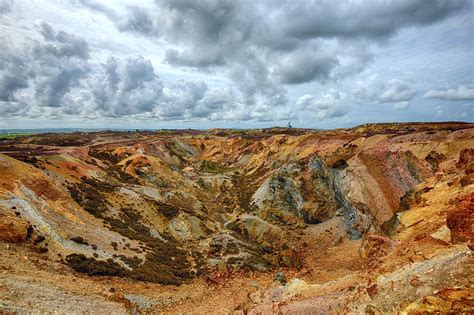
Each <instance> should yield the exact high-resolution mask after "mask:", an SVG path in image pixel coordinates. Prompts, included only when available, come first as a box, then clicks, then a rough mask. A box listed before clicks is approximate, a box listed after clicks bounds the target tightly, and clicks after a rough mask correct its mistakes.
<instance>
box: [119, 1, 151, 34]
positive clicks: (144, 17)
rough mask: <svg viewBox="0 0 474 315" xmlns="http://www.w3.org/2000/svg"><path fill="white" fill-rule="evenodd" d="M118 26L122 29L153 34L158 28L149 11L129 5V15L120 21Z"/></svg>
mask: <svg viewBox="0 0 474 315" xmlns="http://www.w3.org/2000/svg"><path fill="white" fill-rule="evenodd" d="M117 27H118V29H119V30H121V31H132V32H138V33H143V34H146V35H150V34H153V33H154V32H155V29H156V27H155V25H154V23H153V20H152V18H151V17H150V15H149V14H148V12H147V11H146V10H145V9H143V8H140V7H137V6H130V7H128V15H127V17H126V18H125V19H124V20H121V21H119V22H118V23H117Z"/></svg>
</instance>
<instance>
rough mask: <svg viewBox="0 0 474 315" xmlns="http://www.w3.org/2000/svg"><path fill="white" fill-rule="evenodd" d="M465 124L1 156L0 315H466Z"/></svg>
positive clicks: (472, 190) (38, 146)
mask: <svg viewBox="0 0 474 315" xmlns="http://www.w3.org/2000/svg"><path fill="white" fill-rule="evenodd" d="M473 248H474V124H467V123H410V124H369V125H362V126H358V127H355V128H352V129H337V130H330V131H317V130H309V129H295V128H291V129H288V128H270V129H263V130H225V129H221V130H208V131H195V130H178V131H170V130H163V131H136V132H94V133H81V132H75V133H64V134H53V133H51V134H38V135H30V136H21V137H18V138H16V139H5V140H2V141H0V251H1V255H0V313H7V314H9V313H18V314H26V313H44V312H48V313H87V312H88V313H100V314H108V313H110V314H121V313H125V314H126V313H132V314H139V313H152V314H155V313H178V314H179V313H194V314H204V313H207V314H211V313H213V314H229V313H230V314H233V313H236V314H272V313H275V314H279V313H283V314H287V313H290V314H315V313H325V314H327V313H357V314H360V313H369V314H378V313H381V314H382V313H383V314H387V313H388V314H390V313H394V314H395V313H397V312H402V311H405V312H407V313H415V314H420V313H430V312H441V313H449V312H452V313H466V314H467V313H470V312H472V311H474V298H473V297H474V290H473V284H474V283H473V281H474V277H473V275H474V273H473V261H472V254H471V253H472V249H473Z"/></svg>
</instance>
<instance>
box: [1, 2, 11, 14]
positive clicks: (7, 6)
mask: <svg viewBox="0 0 474 315" xmlns="http://www.w3.org/2000/svg"><path fill="white" fill-rule="evenodd" d="M13 2H14V1H13V0H0V15H1V14H5V13H8V12H11V11H12V8H13Z"/></svg>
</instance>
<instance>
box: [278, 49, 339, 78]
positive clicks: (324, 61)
mask: <svg viewBox="0 0 474 315" xmlns="http://www.w3.org/2000/svg"><path fill="white" fill-rule="evenodd" d="M338 64H339V61H338V59H337V58H335V57H333V56H328V55H321V56H319V55H318V54H317V52H302V53H301V52H297V53H295V54H291V55H287V56H286V57H285V58H283V60H282V61H281V62H280V64H279V66H278V70H277V71H278V72H277V73H278V75H279V77H280V80H281V82H282V83H285V84H299V83H305V82H311V81H313V80H317V81H319V82H325V81H327V80H328V79H329V78H330V76H331V71H332V69H333V68H334V67H335V66H337V65H338Z"/></svg>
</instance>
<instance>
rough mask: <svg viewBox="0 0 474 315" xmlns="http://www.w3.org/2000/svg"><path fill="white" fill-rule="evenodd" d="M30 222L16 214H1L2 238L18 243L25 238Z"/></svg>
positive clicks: (0, 229)
mask: <svg viewBox="0 0 474 315" xmlns="http://www.w3.org/2000/svg"><path fill="white" fill-rule="evenodd" d="M28 227H29V223H28V221H26V220H23V219H20V218H17V217H15V216H10V215H3V216H0V240H1V241H7V242H11V243H18V242H22V241H24V240H25V237H26V233H27V230H28Z"/></svg>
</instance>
